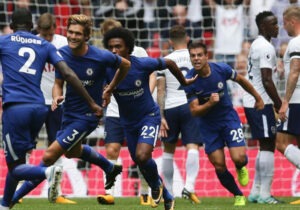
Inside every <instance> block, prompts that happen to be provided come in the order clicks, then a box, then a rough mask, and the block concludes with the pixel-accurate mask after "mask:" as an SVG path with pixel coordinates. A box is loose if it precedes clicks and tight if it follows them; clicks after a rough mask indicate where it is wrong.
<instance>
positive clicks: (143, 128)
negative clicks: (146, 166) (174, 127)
mask: <svg viewBox="0 0 300 210" xmlns="http://www.w3.org/2000/svg"><path fill="white" fill-rule="evenodd" d="M160 123H161V117H160V113H159V111H158V112H156V113H155V114H154V115H153V114H151V115H147V116H145V117H144V118H143V119H141V121H140V122H139V123H137V124H135V125H133V126H126V127H125V135H126V139H127V146H128V150H129V152H130V155H131V158H132V160H133V161H135V154H136V147H137V144H138V143H146V144H150V145H152V146H153V147H155V145H156V141H157V138H158V133H159V126H160Z"/></svg>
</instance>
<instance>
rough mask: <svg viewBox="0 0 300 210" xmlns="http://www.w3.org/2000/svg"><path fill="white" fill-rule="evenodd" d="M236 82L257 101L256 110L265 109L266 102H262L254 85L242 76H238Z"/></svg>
mask: <svg viewBox="0 0 300 210" xmlns="http://www.w3.org/2000/svg"><path fill="white" fill-rule="evenodd" d="M235 81H236V82H237V83H239V84H240V85H241V86H242V88H244V90H246V91H247V92H248V93H250V94H251V95H252V96H253V97H254V98H255V100H256V102H255V105H254V108H256V109H258V110H261V109H263V108H264V106H265V105H264V101H263V100H262V98H261V96H260V95H259V94H258V92H257V91H256V90H255V89H254V87H253V86H252V84H251V83H250V82H249V81H248V80H247V79H246V78H245V77H244V76H242V75H240V74H237V76H236V79H235Z"/></svg>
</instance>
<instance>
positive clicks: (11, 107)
mask: <svg viewBox="0 0 300 210" xmlns="http://www.w3.org/2000/svg"><path fill="white" fill-rule="evenodd" d="M47 111H48V110H47V107H46V105H44V104H27V103H14V104H5V106H4V109H3V115H2V122H3V127H2V135H3V145H4V154H5V158H6V162H7V163H13V162H15V161H17V160H19V159H23V158H24V160H25V157H26V153H27V152H28V151H29V150H31V149H34V148H35V146H36V138H37V136H38V133H39V131H40V130H41V128H42V126H43V124H44V122H45V119H46V115H47Z"/></svg>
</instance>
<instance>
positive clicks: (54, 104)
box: [51, 96, 65, 111]
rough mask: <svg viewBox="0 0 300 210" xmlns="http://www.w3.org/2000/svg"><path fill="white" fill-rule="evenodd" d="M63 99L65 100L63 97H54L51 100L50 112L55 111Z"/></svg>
mask: <svg viewBox="0 0 300 210" xmlns="http://www.w3.org/2000/svg"><path fill="white" fill-rule="evenodd" d="M64 99H65V97H63V96H56V97H54V98H53V100H52V104H51V110H52V111H54V110H55V109H57V107H58V105H59V104H60V103H61V102H63V100H64Z"/></svg>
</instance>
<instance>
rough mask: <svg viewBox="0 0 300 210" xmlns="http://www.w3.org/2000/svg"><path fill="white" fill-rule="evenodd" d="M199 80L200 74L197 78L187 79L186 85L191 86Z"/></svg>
mask: <svg viewBox="0 0 300 210" xmlns="http://www.w3.org/2000/svg"><path fill="white" fill-rule="evenodd" d="M197 78H198V74H196V76H194V77H192V78H190V79H187V78H186V79H185V85H190V84H192V83H194V82H195V81H196V79H197Z"/></svg>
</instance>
